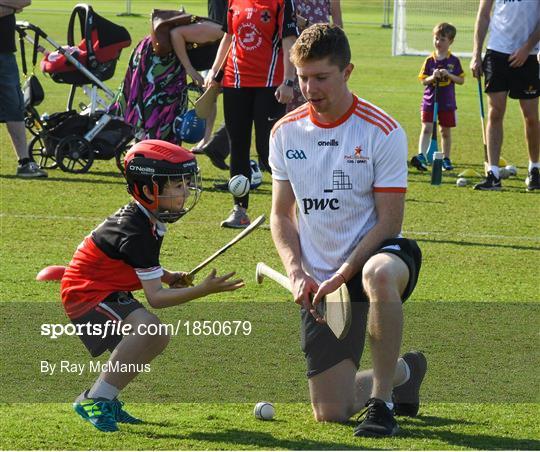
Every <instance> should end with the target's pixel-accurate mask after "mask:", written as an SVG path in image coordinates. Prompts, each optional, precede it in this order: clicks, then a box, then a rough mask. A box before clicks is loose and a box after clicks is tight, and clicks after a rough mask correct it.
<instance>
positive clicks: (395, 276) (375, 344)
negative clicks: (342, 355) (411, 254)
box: [362, 253, 409, 402]
mask: <svg viewBox="0 0 540 452" xmlns="http://www.w3.org/2000/svg"><path fill="white" fill-rule="evenodd" d="M408 281H409V269H408V267H407V265H406V264H405V262H404V261H403V260H401V259H400V258H399V257H397V256H395V255H393V254H388V253H380V254H376V255H375V256H373V257H371V258H370V259H369V260H368V261H367V262H366V264H365V265H364V268H363V271H362V283H363V286H364V290H365V291H366V294H367V296H368V298H369V302H370V304H369V317H368V335H369V340H370V345H371V357H372V361H373V388H372V390H371V397H374V398H378V399H381V400H384V401H385V402H391V401H392V387H393V378H394V373H395V367H396V362H397V360H398V357H399V349H400V346H401V335H402V328H403V310H402V302H401V294H402V293H403V291H404V290H405V288H406V286H407V283H408Z"/></svg>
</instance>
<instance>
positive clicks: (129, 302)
mask: <svg viewBox="0 0 540 452" xmlns="http://www.w3.org/2000/svg"><path fill="white" fill-rule="evenodd" d="M141 308H142V309H145V308H144V306H143V305H142V304H141V303H139V302H138V301H137V300H136V299H135V298H133V295H132V294H131V293H130V292H114V293H112V294H110V295H109V296H108V297H107V298H105V300H103V301H102V302H101V303H99V304H98V305H96V306H95V307H94V309H92V310H91V311H90V312H87V313H86V314H84V315H83V316H81V317H79V318H77V319H73V320H72V321H71V323H73V324H74V325H79V324H90V325H101V326H102V327H101V328H102V331H103V332H111V331H112V329H113V325H117V324H118V322H122V320H124V319H125V318H126V317H127V316H128V315H129V314H131V313H132V312H133V311H135V310H137V309H141ZM107 321H108V322H109V324H108V326H107V330H105V324H106V322H107ZM111 322H113V323H111ZM114 329H115V331H114V333H116V332H117V328H114ZM94 331H95V330H94ZM83 333H84V334H80V335H79V338H80V339H81V341H82V342H83V344H84V345H85V347H86V348H87V349H88V351H89V352H90V354H91V355H92V356H93V357H96V356H99V355H101V354H102V353H103V352H104V351H106V350H109V351H111V352H112V351H113V350H114V349H115V348H116V346H117V345H118V343H119V342H120V341H121V340H122V338H123V336H122V335H121V334H110V333H109V334H106V335H105V337H102V336H103V335H97V334H96V335H92V334H87V331H86V329H83Z"/></svg>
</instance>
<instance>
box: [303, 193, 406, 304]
mask: <svg viewBox="0 0 540 452" xmlns="http://www.w3.org/2000/svg"><path fill="white" fill-rule="evenodd" d="M374 201H375V211H376V212H377V223H375V226H373V228H371V230H370V231H369V232H368V233H367V234H366V235H365V236H364V237H363V238H362V240H360V242H359V243H358V245H356V247H355V248H354V250H353V252H352V253H351V254H350V256H349V257H348V258H347V260H346V261H345V262H344V263H343V264H342V265H341V267H340V268H339V269H338V270H337V271H336V273H335V274H334V275H333V276H332V277H331V278H329V279H327V280H326V281H324V282H323V283H322V284H321V285H320V287H319V290H318V292H317V294H316V295H315V297H314V298H313V302H314V303H318V301H319V300H321V299H322V298H323V297H324V296H325V295H327V294H329V293H331V292H333V291H335V290H337V289H338V288H339V286H341V285H342V284H343V282H346V281H349V280H350V279H351V278H352V277H353V276H354V275H356V274H357V273H358V272H359V271H361V269H362V267H363V266H364V264H365V263H366V262H367V260H368V259H369V258H370V257H371V256H372V255H373V253H374V252H375V251H376V250H377V249H378V248H379V246H380V245H381V242H383V241H384V240H386V239H391V238H395V237H397V236H398V234H399V233H400V232H401V225H402V223H403V214H404V211H405V193H385V192H375V193H374Z"/></svg>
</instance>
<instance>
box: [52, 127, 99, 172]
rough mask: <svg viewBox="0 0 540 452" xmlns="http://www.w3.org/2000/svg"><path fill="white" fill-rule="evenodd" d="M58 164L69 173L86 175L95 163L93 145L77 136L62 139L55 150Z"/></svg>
mask: <svg viewBox="0 0 540 452" xmlns="http://www.w3.org/2000/svg"><path fill="white" fill-rule="evenodd" d="M55 156H56V162H57V163H58V166H59V167H60V169H61V170H62V171H66V172H67V173H86V172H87V171H88V170H89V169H90V167H91V166H92V163H93V162H94V151H93V149H92V145H91V144H90V143H89V142H88V141H87V140H85V139H84V138H82V137H80V136H77V135H68V136H67V137H65V138H62V140H61V141H60V143H58V145H57V146H56V150H55Z"/></svg>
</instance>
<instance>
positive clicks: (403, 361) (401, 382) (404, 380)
mask: <svg viewBox="0 0 540 452" xmlns="http://www.w3.org/2000/svg"><path fill="white" fill-rule="evenodd" d="M398 363H403V369H405V378H404V379H403V380H402V381H400V382H399V383H398V384H397V385H395V386H394V388H397V387H398V386H401V385H402V384H405V383H407V382H408V381H409V378H411V369H410V367H409V365H408V364H407V361H405V360H404V359H403V358H399V359H398Z"/></svg>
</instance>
